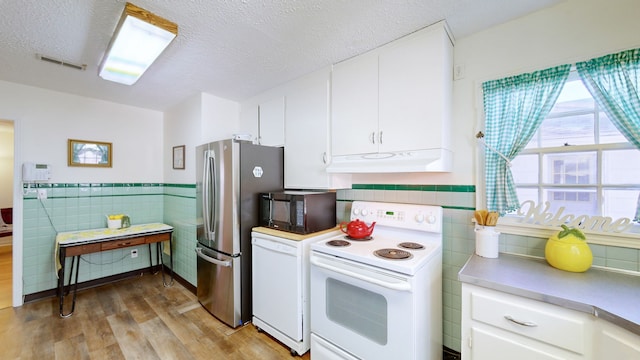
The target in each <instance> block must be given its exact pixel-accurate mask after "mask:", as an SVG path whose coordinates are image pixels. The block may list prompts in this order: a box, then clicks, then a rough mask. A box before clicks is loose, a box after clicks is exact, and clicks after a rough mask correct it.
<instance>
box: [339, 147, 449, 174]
mask: <svg viewBox="0 0 640 360" xmlns="http://www.w3.org/2000/svg"><path fill="white" fill-rule="evenodd" d="M452 157H453V153H452V152H451V151H450V150H447V149H423V150H413V151H401V152H385V153H370V154H356V155H342V156H333V157H332V159H331V164H329V166H328V167H327V172H329V173H401V172H450V171H451V167H452V164H451V163H452Z"/></svg>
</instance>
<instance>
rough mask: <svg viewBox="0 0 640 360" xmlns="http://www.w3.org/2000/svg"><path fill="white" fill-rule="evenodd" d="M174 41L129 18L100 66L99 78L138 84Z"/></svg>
mask: <svg viewBox="0 0 640 360" xmlns="http://www.w3.org/2000/svg"><path fill="white" fill-rule="evenodd" d="M127 5H130V4H127ZM125 11H126V9H125ZM175 37H176V34H175V33H174V32H171V31H167V30H165V29H163V28H160V27H158V26H155V25H153V24H151V23H148V22H146V21H144V20H142V19H139V18H137V17H135V16H132V15H130V14H126V15H125V18H124V20H123V21H121V22H120V24H119V26H118V28H117V29H116V32H115V34H114V39H113V40H112V42H111V46H110V47H109V49H108V50H107V54H106V55H105V58H104V59H103V61H102V63H101V66H100V70H99V75H100V77H102V78H103V79H105V80H109V81H114V82H118V83H121V84H125V85H133V84H135V83H136V81H138V79H139V78H140V77H141V76H142V74H144V72H145V71H147V69H148V68H149V66H151V64H152V63H153V62H154V61H155V60H156V59H157V58H158V56H160V54H161V53H162V52H163V51H164V49H165V48H166V47H167V46H168V45H169V43H171V41H172V40H173V39H174V38H175Z"/></svg>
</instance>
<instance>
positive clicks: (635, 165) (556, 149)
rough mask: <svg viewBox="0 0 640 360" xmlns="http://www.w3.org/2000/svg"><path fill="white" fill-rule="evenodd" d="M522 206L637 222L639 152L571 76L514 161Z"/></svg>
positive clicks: (639, 190) (574, 75) (514, 174)
mask: <svg viewBox="0 0 640 360" xmlns="http://www.w3.org/2000/svg"><path fill="white" fill-rule="evenodd" d="M511 170H512V173H513V178H514V181H515V183H516V187H517V190H516V191H517V194H518V199H519V200H520V202H521V203H522V202H524V201H527V200H533V201H535V202H536V203H538V204H539V203H541V202H545V201H549V203H550V206H551V209H550V211H552V212H556V211H558V210H559V209H560V208H561V207H563V208H564V211H563V212H564V214H574V215H582V214H585V215H590V216H594V215H598V216H609V217H611V218H613V219H618V218H621V217H626V218H630V219H633V218H634V216H635V212H636V206H637V202H638V196H639V194H640V151H639V150H638V149H636V148H635V147H634V146H633V145H631V144H630V143H629V142H628V141H627V140H626V139H625V137H624V136H623V135H622V134H621V133H620V131H618V129H617V128H616V127H615V126H614V125H613V123H612V122H611V121H610V119H609V118H608V116H607V115H606V114H605V113H604V112H603V111H601V109H599V108H598V105H597V104H596V103H595V101H594V99H593V98H592V97H591V94H590V93H589V92H588V91H587V89H586V88H585V87H584V85H583V84H582V81H581V80H579V79H578V78H577V76H576V74H575V73H574V74H571V75H570V77H569V80H567V83H566V84H565V86H564V88H563V90H562V92H561V94H560V96H559V97H558V100H557V101H556V104H555V105H554V107H553V109H552V111H551V113H550V114H549V115H548V116H547V118H546V119H545V120H544V121H543V122H542V124H541V125H540V128H539V129H538V131H537V132H536V134H535V136H534V137H533V139H532V140H531V141H530V142H529V144H528V145H527V147H526V148H525V150H524V151H523V152H522V153H520V154H519V155H518V156H517V157H516V158H515V159H514V160H513V162H512V167H511Z"/></svg>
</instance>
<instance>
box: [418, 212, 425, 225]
mask: <svg viewBox="0 0 640 360" xmlns="http://www.w3.org/2000/svg"><path fill="white" fill-rule="evenodd" d="M423 221H424V215H423V214H422V213H418V214H416V222H417V223H419V224H421V223H422V222H423Z"/></svg>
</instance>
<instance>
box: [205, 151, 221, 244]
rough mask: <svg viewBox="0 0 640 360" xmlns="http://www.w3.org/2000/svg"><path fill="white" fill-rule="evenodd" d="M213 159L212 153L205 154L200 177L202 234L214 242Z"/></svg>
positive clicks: (214, 194)
mask: <svg viewBox="0 0 640 360" xmlns="http://www.w3.org/2000/svg"><path fill="white" fill-rule="evenodd" d="M215 170H216V169H215V157H214V156H212V151H211V150H207V151H206V152H205V160H204V171H203V175H202V177H203V178H202V184H203V187H202V188H203V189H202V191H203V194H202V212H203V217H204V232H205V237H206V239H207V240H215V231H216V229H215V210H216V209H215V204H216V201H215V196H216V191H215V189H216V185H217V184H216V183H215V182H216V176H215V175H216V174H215Z"/></svg>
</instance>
